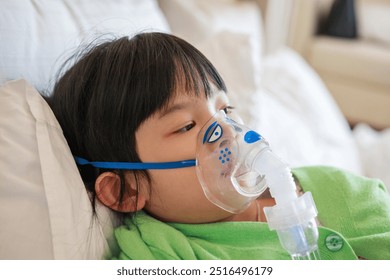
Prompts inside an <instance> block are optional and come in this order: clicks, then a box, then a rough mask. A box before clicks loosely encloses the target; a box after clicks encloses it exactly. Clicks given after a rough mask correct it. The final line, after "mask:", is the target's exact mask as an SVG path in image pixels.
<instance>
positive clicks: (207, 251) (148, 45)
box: [49, 33, 390, 259]
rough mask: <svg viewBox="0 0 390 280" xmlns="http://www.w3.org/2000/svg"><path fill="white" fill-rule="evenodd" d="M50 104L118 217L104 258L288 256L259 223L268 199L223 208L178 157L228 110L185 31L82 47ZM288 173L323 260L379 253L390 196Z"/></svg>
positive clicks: (90, 183)
mask: <svg viewBox="0 0 390 280" xmlns="http://www.w3.org/2000/svg"><path fill="white" fill-rule="evenodd" d="M49 104H50V106H51V108H52V110H53V112H54V114H55V115H56V117H57V119H58V121H59V123H60V125H61V126H62V129H63V132H64V135H65V138H66V139H67V141H68V144H69V146H70V149H71V151H72V153H73V155H74V156H75V157H76V160H77V162H78V164H79V170H80V173H81V176H82V178H83V180H84V182H85V185H86V188H87V190H88V191H89V192H90V193H91V196H92V197H93V205H94V204H95V200H96V199H98V200H99V201H100V202H101V203H103V204H104V205H105V206H107V207H109V208H110V209H112V210H114V211H117V212H119V213H123V214H125V216H126V218H125V219H124V220H123V225H122V226H121V227H119V228H118V229H116V230H115V236H116V239H117V242H118V245H119V248H120V252H118V253H117V254H115V256H114V257H116V258H124V259H126V258H129V259H288V258H290V257H289V255H288V254H287V253H286V252H285V251H284V250H283V249H282V248H281V246H280V245H279V241H278V239H277V236H276V234H275V233H274V232H273V231H270V230H269V229H268V226H267V224H266V223H264V222H265V218H264V215H263V211H262V208H263V207H264V206H266V205H269V204H270V205H272V204H273V200H272V199H271V198H269V197H265V198H264V197H263V198H259V199H258V200H254V201H252V202H251V203H249V204H248V205H247V207H245V209H242V211H239V212H237V213H235V214H234V213H232V212H231V211H226V210H225V209H223V208H221V207H218V206H217V205H216V204H214V203H212V202H210V201H209V199H207V197H206V195H205V193H204V191H203V189H202V186H201V183H200V181H199V179H198V175H197V173H196V168H195V167H194V166H193V165H192V164H188V166H186V165H185V164H187V163H188V162H190V163H191V161H192V160H193V159H195V158H196V153H197V138H198V134H199V131H200V130H201V129H202V127H203V126H204V125H205V124H206V123H207V122H208V121H209V119H210V118H212V117H213V116H214V115H215V114H216V113H218V112H222V113H223V114H225V115H227V116H233V115H232V114H234V108H233V107H232V105H231V104H230V103H229V100H228V95H227V89H226V86H225V84H224V82H223V80H222V78H221V76H220V75H219V74H218V72H217V70H216V69H215V68H214V67H213V65H212V64H211V63H210V62H209V61H208V60H207V59H206V58H205V57H204V56H203V55H202V54H201V53H200V52H199V51H198V50H197V49H195V48H194V47H193V46H191V45H190V44H188V43H187V42H185V41H183V40H181V39H179V38H177V37H175V36H173V35H168V34H163V33H142V34H138V35H136V36H134V37H132V38H127V37H124V38H119V39H115V40H112V41H109V42H104V43H101V44H98V45H96V46H93V47H91V48H88V49H86V51H84V52H83V53H82V54H81V55H80V56H77V57H76V62H75V63H74V65H72V66H71V67H70V68H69V69H68V70H67V71H66V72H65V73H64V74H63V75H62V77H61V78H60V79H59V80H58V82H57V83H56V85H55V88H54V92H53V95H52V96H51V98H50V99H49ZM93 162H103V163H107V162H108V163H110V162H111V163H112V162H114V163H115V162H116V163H130V165H131V166H132V167H131V170H129V168H128V166H129V165H127V166H125V167H124V168H123V166H122V165H120V164H119V165H117V166H113V165H110V164H108V165H104V164H103V165H96V166H97V167H96V166H93ZM177 162H181V163H180V166H179V167H178V166H177V165H175V164H176V163H177ZM183 162H184V163H183ZM142 163H157V165H156V166H158V167H156V166H155V165H151V166H150V165H148V166H145V165H143V164H142ZM160 163H168V165H164V164H163V165H159V164H160ZM172 163H174V166H173V168H170V167H169V166H170V165H169V164H172ZM294 176H295V179H296V181H297V182H299V184H300V187H301V188H302V190H303V191H311V192H312V193H313V196H314V199H315V201H316V204H317V208H318V211H319V220H320V222H321V224H322V225H324V226H326V227H329V228H332V229H329V228H320V237H319V247H320V248H319V249H320V253H321V257H322V258H323V259H343V258H347V259H355V258H357V256H359V257H362V258H389V259H390V250H389V249H388V248H390V222H389V221H390V198H389V195H388V194H387V193H386V188H385V187H384V186H383V185H382V184H381V183H380V182H379V181H376V180H369V179H366V178H361V177H357V176H354V175H352V174H349V173H346V172H343V171H340V170H336V169H333V168H328V167H310V168H301V169H296V170H294ZM367 198H368V199H367ZM133 214H135V215H133ZM386 248H387V249H386Z"/></svg>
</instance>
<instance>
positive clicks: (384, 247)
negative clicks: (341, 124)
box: [115, 167, 390, 260]
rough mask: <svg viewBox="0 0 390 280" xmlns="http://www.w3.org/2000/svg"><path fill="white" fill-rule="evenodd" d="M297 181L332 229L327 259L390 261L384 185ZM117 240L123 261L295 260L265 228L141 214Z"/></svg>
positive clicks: (320, 177)
mask: <svg viewBox="0 0 390 280" xmlns="http://www.w3.org/2000/svg"><path fill="white" fill-rule="evenodd" d="M294 176H295V177H296V178H297V179H298V180H299V182H300V184H301V186H302V188H303V190H305V191H311V192H312V194H313V197H314V200H315V201H316V205H317V208H318V210H319V213H320V214H319V220H320V222H321V223H322V225H324V226H326V227H327V228H325V227H320V228H319V241H318V244H319V249H320V254H321V258H322V259H356V254H355V252H356V253H357V255H358V256H361V257H364V258H368V259H390V255H389V248H390V245H389V242H390V219H389V215H390V197H389V195H388V194H387V193H386V191H385V190H386V189H385V188H384V186H383V185H382V184H381V183H380V182H379V181H376V180H368V179H366V178H362V177H358V176H354V175H352V174H350V173H346V172H343V171H340V170H337V169H333V168H328V167H320V168H319V167H309V168H299V169H295V170H294ZM345 200H348V201H345ZM349 200H350V201H349ZM330 228H331V229H330ZM115 237H116V240H117V242H118V245H119V247H120V248H121V252H120V253H119V255H118V256H117V258H118V259H142V260H145V259H236V260H238V259H290V256H289V255H288V254H287V253H286V252H285V251H284V249H283V248H281V246H280V244H279V241H278V238H277V235H276V233H275V232H274V231H270V230H269V229H268V225H267V224H266V223H259V222H223V223H222V222H221V223H210V224H196V225H193V224H178V223H163V222H160V221H158V220H156V219H154V218H152V217H150V216H149V215H147V214H146V213H144V212H139V213H138V214H137V215H136V216H135V217H134V218H133V219H126V220H125V223H124V225H123V226H121V227H119V228H117V229H116V230H115ZM336 241H337V242H336Z"/></svg>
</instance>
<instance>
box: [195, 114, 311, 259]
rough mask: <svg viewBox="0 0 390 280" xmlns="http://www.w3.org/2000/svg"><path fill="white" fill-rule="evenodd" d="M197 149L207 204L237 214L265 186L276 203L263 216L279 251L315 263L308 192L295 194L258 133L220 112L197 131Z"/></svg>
mask: <svg viewBox="0 0 390 280" xmlns="http://www.w3.org/2000/svg"><path fill="white" fill-rule="evenodd" d="M197 145H198V146H197V147H198V149H197V173H198V177H199V179H200V182H201V185H202V188H203V190H204V193H205V195H206V197H207V198H208V199H209V200H210V201H211V202H213V203H214V204H216V205H217V206H219V207H221V208H223V209H225V210H226V211H229V212H231V213H240V212H242V211H244V210H245V209H247V208H248V207H249V205H250V204H251V203H252V202H253V201H254V200H255V199H257V198H258V197H259V196H260V195H261V194H262V193H263V192H264V191H265V190H266V188H267V187H268V188H269V191H270V194H271V196H272V197H273V198H274V199H275V202H276V204H275V205H274V206H273V207H264V213H265V215H266V218H267V222H268V225H269V227H270V229H271V230H276V232H277V234H278V237H279V240H280V243H281V245H282V247H283V248H284V249H285V250H286V251H287V252H288V253H289V254H290V255H291V257H292V259H319V253H318V246H317V240H318V229H317V225H316V221H315V217H316V216H317V210H316V207H315V204H314V201H313V198H312V196H311V193H310V192H306V193H305V194H303V195H302V196H298V195H297V190H296V185H295V182H294V179H293V177H292V174H291V170H290V168H289V167H288V165H287V164H286V163H284V162H283V161H282V160H281V159H280V158H279V157H277V156H276V155H275V154H274V153H273V152H272V150H271V149H270V147H269V145H268V143H267V141H265V139H264V138H263V137H262V136H261V135H259V134H258V133H256V132H255V131H253V130H251V129H249V128H247V127H246V126H244V125H242V124H240V123H239V122H236V121H234V120H232V119H231V118H229V117H228V116H226V115H225V114H224V113H223V112H219V113H217V114H216V115H215V116H213V118H212V119H210V120H209V121H208V122H207V123H206V124H205V126H204V127H203V128H202V130H201V131H200V133H199V136H198V144H197Z"/></svg>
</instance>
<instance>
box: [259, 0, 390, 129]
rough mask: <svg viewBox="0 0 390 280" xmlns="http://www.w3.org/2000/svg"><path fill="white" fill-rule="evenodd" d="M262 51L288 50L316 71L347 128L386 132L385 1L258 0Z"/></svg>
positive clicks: (389, 89) (388, 63)
mask: <svg viewBox="0 0 390 280" xmlns="http://www.w3.org/2000/svg"><path fill="white" fill-rule="evenodd" d="M258 2H259V4H260V6H261V8H262V11H263V12H264V13H263V15H264V20H265V22H266V24H265V36H266V38H267V40H266V42H267V43H266V51H267V52H272V51H275V50H276V49H278V48H280V47H282V46H288V47H291V48H292V49H294V50H295V51H297V52H298V53H299V54H300V55H302V56H303V57H304V58H305V59H306V61H307V62H308V63H309V64H310V65H311V66H312V67H313V68H314V69H315V70H316V72H317V73H318V74H319V75H320V76H321V78H322V80H323V81H324V83H325V84H326V86H327V87H328V89H329V91H330V92H331V94H332V96H333V97H334V99H335V100H336V102H337V104H338V105H339V107H340V109H341V110H342V112H343V114H344V115H345V116H346V118H347V119H348V121H349V123H350V124H351V125H355V124H357V123H359V122H365V123H368V124H370V125H371V126H372V127H374V128H376V129H384V128H387V127H390V1H389V0H272V1H265V0H258Z"/></svg>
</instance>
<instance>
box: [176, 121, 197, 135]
mask: <svg viewBox="0 0 390 280" xmlns="http://www.w3.org/2000/svg"><path fill="white" fill-rule="evenodd" d="M194 126H195V123H190V124H187V125H186V126H185V127H182V128H180V129H179V130H177V131H176V132H175V133H184V132H187V131H189V130H191V129H192V128H193V127H194Z"/></svg>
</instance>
